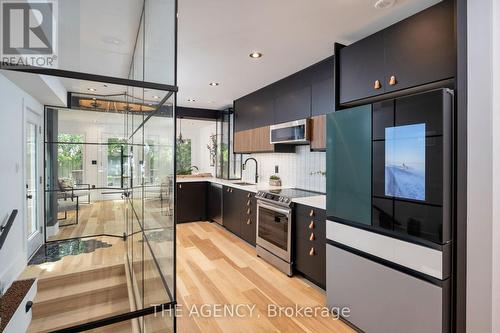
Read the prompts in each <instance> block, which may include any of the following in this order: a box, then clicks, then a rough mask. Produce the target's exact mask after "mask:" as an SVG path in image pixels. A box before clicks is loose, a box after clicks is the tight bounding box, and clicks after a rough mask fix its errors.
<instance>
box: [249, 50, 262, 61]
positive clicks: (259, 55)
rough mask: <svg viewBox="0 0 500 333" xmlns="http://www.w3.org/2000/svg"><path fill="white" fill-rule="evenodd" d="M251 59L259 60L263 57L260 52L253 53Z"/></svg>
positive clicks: (250, 55)
mask: <svg viewBox="0 0 500 333" xmlns="http://www.w3.org/2000/svg"><path fill="white" fill-rule="evenodd" d="M249 57H250V58H254V59H258V58H261V57H262V53H260V52H252V53H250V54H249Z"/></svg>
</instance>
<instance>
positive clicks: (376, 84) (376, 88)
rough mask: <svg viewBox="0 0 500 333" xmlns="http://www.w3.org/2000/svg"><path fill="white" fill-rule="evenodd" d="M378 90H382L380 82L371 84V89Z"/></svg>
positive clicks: (376, 81)
mask: <svg viewBox="0 0 500 333" xmlns="http://www.w3.org/2000/svg"><path fill="white" fill-rule="evenodd" d="M380 88H382V83H380V80H375V82H374V83H373V89H375V90H379V89H380Z"/></svg>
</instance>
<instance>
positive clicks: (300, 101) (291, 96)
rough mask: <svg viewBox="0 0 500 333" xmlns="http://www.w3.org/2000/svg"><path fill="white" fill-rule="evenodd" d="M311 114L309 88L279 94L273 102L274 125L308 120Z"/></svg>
mask: <svg viewBox="0 0 500 333" xmlns="http://www.w3.org/2000/svg"><path fill="white" fill-rule="evenodd" d="M310 114H311V86H309V85H307V86H305V87H301V88H296V89H293V90H289V91H287V92H285V93H283V94H280V95H279V96H278V97H277V98H276V99H275V101H274V123H275V124H279V123H285V122H288V121H292V120H299V119H304V118H309V117H310Z"/></svg>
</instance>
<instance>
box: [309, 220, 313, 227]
mask: <svg viewBox="0 0 500 333" xmlns="http://www.w3.org/2000/svg"><path fill="white" fill-rule="evenodd" d="M309 229H314V221H311V223H309Z"/></svg>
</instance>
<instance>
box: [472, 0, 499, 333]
mask: <svg viewBox="0 0 500 333" xmlns="http://www.w3.org/2000/svg"><path fill="white" fill-rule="evenodd" d="M467 4H468V9H467V11H468V12H467V16H468V28H467V30H468V36H467V39H468V128H467V130H468V166H467V168H468V175H467V177H468V178H467V182H468V185H467V186H468V190H467V210H468V211H467V332H471V333H475V332H484V333H486V332H500V325H499V313H500V296H499V294H500V281H499V279H500V271H499V270H500V267H499V265H500V253H499V250H500V234H499V232H500V225H499V223H500V211H499V210H500V202H499V201H500V186H499V177H500V175H499V172H500V159H499V151H500V136H499V133H500V116H499V112H500V103H499V84H500V80H499V79H500V75H499V56H500V53H499V39H500V33H499V22H498V20H499V19H500V14H499V3H498V1H497V0H481V1H477V0H475V1H468V2H467ZM493 28H495V31H494V30H493Z"/></svg>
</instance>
